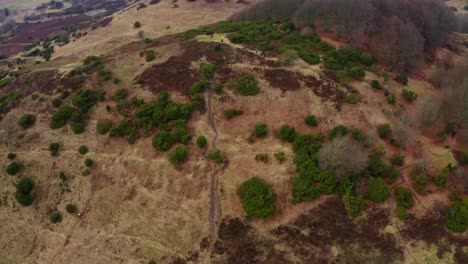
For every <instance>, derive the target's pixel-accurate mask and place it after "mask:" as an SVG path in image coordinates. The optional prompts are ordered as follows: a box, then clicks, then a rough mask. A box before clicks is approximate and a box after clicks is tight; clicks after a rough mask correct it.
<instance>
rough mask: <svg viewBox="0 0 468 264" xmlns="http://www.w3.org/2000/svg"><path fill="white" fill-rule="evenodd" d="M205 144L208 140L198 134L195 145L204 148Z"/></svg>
mask: <svg viewBox="0 0 468 264" xmlns="http://www.w3.org/2000/svg"><path fill="white" fill-rule="evenodd" d="M207 144H208V140H206V137H205V136H199V137H198V138H197V146H198V147H199V148H204V147H206V145H207Z"/></svg>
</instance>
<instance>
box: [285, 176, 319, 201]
mask: <svg viewBox="0 0 468 264" xmlns="http://www.w3.org/2000/svg"><path fill="white" fill-rule="evenodd" d="M291 194H292V203H293V204H296V203H301V202H309V201H313V200H315V199H317V198H318V197H320V191H319V190H318V188H317V187H316V184H315V182H314V181H313V179H312V177H303V176H298V177H293V179H292V186H291Z"/></svg>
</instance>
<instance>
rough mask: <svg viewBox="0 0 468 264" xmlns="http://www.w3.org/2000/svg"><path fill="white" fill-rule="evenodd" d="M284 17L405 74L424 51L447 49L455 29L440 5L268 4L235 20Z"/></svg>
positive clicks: (402, 0)
mask: <svg viewBox="0 0 468 264" xmlns="http://www.w3.org/2000/svg"><path fill="white" fill-rule="evenodd" d="M285 17H292V18H293V19H294V20H295V21H296V23H297V24H298V25H300V26H302V27H311V28H315V29H316V31H318V32H322V33H326V34H331V35H333V36H334V37H336V38H337V39H339V40H341V41H343V42H346V43H348V44H351V45H353V46H357V47H362V48H366V49H368V50H369V51H371V52H372V53H373V54H374V55H375V56H376V57H377V58H378V60H379V61H380V62H381V63H384V64H387V65H390V66H393V67H396V68H400V69H406V70H413V69H415V67H416V66H417V65H418V64H419V63H421V62H422V56H423V52H424V51H427V50H430V49H432V48H435V47H438V46H441V45H443V44H445V43H446V41H447V39H448V35H449V34H450V33H452V32H453V31H454V30H456V28H457V20H456V18H455V16H454V14H453V11H452V10H451V9H450V8H449V7H448V6H447V5H446V4H445V3H443V2H442V1H439V0H411V1H409V0H397V1H395V0H303V1H299V0H290V1H276V0H266V1H264V2H261V3H259V4H257V5H254V6H252V7H251V8H250V9H248V10H246V11H245V12H243V13H241V14H237V15H235V16H234V17H233V19H247V20H250V19H270V18H273V19H278V18H285Z"/></svg>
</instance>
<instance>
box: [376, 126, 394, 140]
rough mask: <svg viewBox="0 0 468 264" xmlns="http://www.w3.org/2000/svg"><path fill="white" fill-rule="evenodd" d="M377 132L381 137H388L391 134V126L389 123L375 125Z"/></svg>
mask: <svg viewBox="0 0 468 264" xmlns="http://www.w3.org/2000/svg"><path fill="white" fill-rule="evenodd" d="M377 133H378V134H379V137H380V138H382V139H386V138H389V137H390V135H391V134H392V127H391V126H390V124H380V125H378V126H377Z"/></svg>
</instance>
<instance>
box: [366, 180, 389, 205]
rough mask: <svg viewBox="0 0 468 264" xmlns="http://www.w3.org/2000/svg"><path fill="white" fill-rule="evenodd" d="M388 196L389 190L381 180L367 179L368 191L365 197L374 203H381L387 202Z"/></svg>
mask: <svg viewBox="0 0 468 264" xmlns="http://www.w3.org/2000/svg"><path fill="white" fill-rule="evenodd" d="M389 196H390V190H389V189H388V187H387V185H385V181H384V180H383V179H382V178H374V177H370V178H369V191H368V192H367V195H366V197H367V198H368V199H369V200H371V201H374V202H376V203H381V202H384V201H385V200H387V198H388V197H389Z"/></svg>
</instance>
